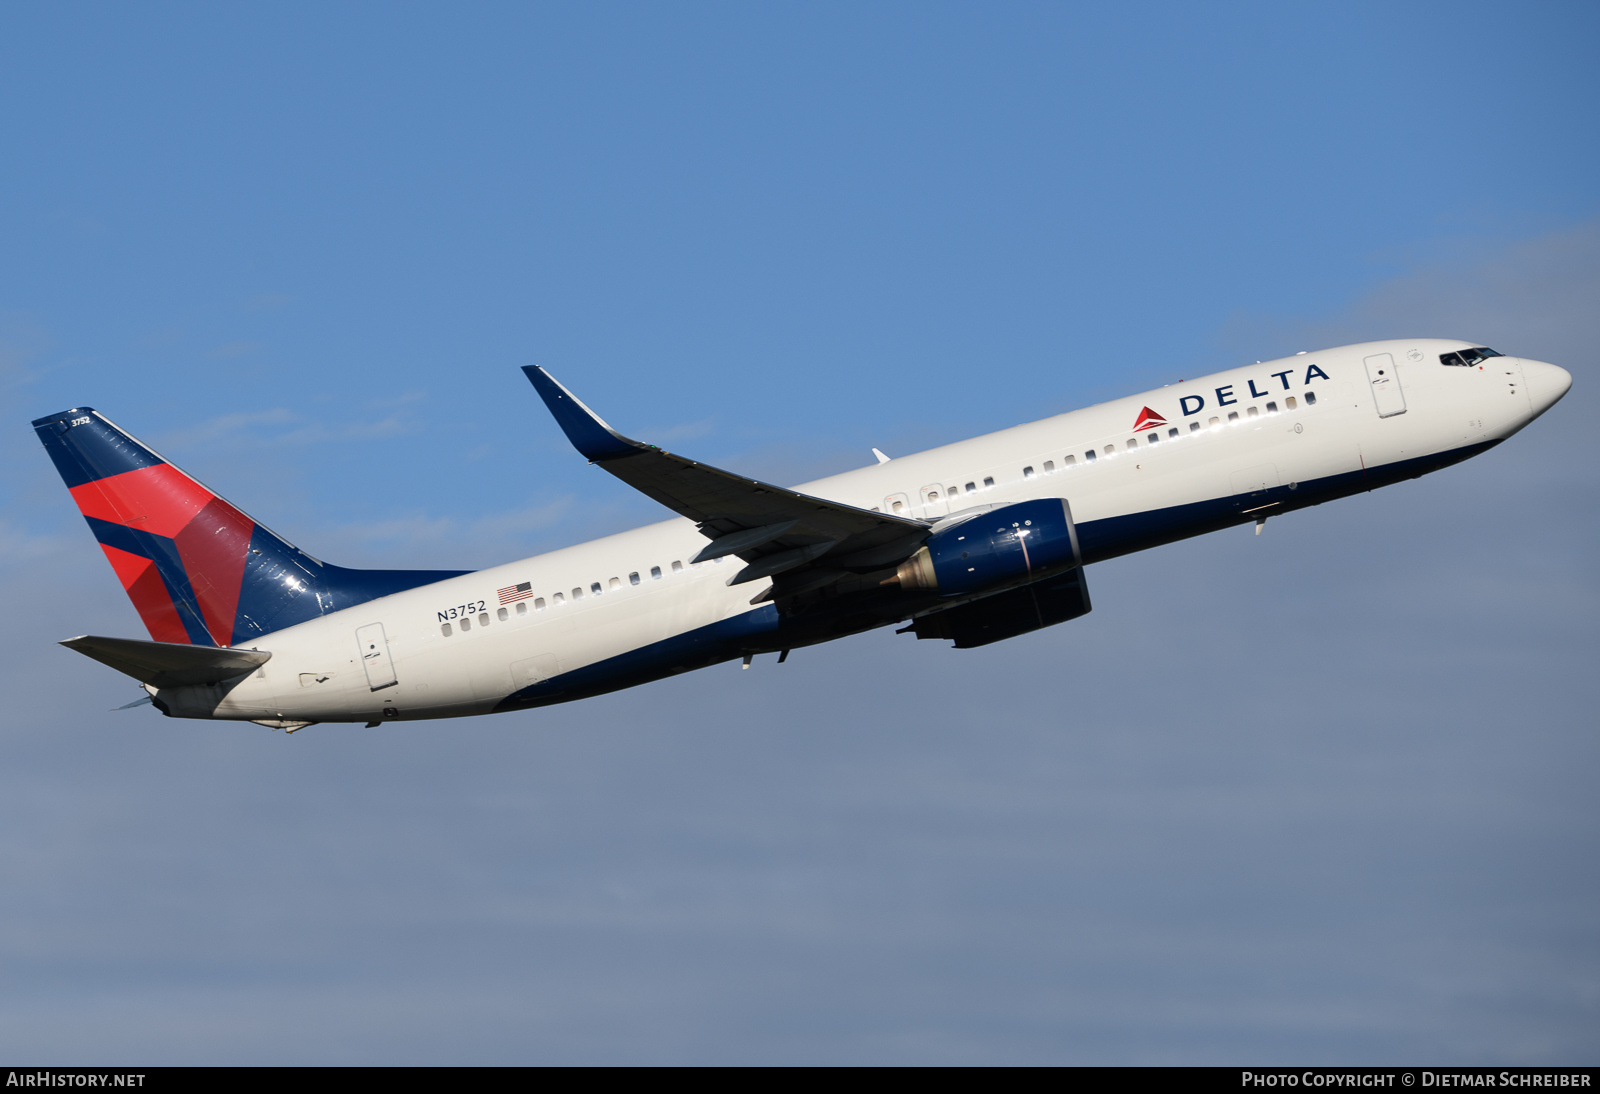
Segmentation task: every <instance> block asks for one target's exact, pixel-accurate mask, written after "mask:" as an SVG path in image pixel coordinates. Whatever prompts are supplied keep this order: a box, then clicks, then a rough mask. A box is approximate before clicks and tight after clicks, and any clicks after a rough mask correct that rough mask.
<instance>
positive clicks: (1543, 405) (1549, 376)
mask: <svg viewBox="0 0 1600 1094" xmlns="http://www.w3.org/2000/svg"><path fill="white" fill-rule="evenodd" d="M1522 380H1523V383H1524V384H1526V385H1527V388H1528V400H1529V401H1530V402H1531V403H1532V404H1533V413H1534V414H1535V415H1539V414H1543V413H1544V412H1545V411H1547V410H1549V409H1550V408H1551V407H1553V406H1555V405H1556V403H1558V402H1560V401H1561V397H1562V396H1563V395H1565V394H1566V393H1567V389H1568V388H1570V387H1571V386H1572V373H1570V372H1568V371H1567V370H1566V369H1564V368H1562V367H1561V366H1560V365H1551V364H1547V363H1546V362H1544V361H1530V360H1528V359H1527V358H1523V360H1522Z"/></svg>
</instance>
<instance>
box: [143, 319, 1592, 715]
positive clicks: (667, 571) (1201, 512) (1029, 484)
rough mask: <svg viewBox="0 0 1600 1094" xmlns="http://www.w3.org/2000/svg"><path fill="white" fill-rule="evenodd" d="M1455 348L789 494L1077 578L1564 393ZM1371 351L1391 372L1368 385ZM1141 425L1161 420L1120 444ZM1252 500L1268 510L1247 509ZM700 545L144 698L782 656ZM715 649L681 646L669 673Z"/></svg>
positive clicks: (1222, 379)
mask: <svg viewBox="0 0 1600 1094" xmlns="http://www.w3.org/2000/svg"><path fill="white" fill-rule="evenodd" d="M1469 345H1470V343H1463V342H1458V341H1444V340H1414V341H1394V342H1373V343H1366V344H1362V345H1355V346H1344V347H1341V348H1338V349H1333V350H1327V351H1322V352H1318V353H1315V354H1302V355H1297V356H1294V357H1289V358H1284V359H1282V360H1278V361H1268V362H1263V363H1260V364H1254V365H1249V366H1246V367H1244V368H1238V369H1233V370H1230V371H1227V372H1220V373H1217V374H1215V375H1212V376H1206V377H1202V378H1200V379H1196V380H1190V381H1183V382H1180V383H1178V384H1172V385H1169V386H1167V387H1163V388H1160V389H1157V390H1155V391H1150V392H1145V393H1143V394H1139V395H1133V396H1129V397H1128V398H1124V399H1117V400H1113V401H1111V402H1107V403H1101V404H1099V405H1098V406H1092V407H1088V408H1085V409H1083V410H1075V411H1072V412H1070V413H1066V414H1059V415H1056V416H1055V417H1051V418H1046V419H1043V420H1041V421H1036V422H1030V423H1028V424H1026V425H1019V426H1016V427H1014V428H1011V429H1006V430H1002V431H1000V432H997V433H990V434H987V435H985V436H981V437H974V438H972V439H971V440H966V441H961V442H959V443H956V444H950V445H944V446H942V447H939V448H934V449H930V450H928V451H926V452H920V453H917V454H915V455H911V456H905V457H901V458H898V459H893V460H890V461H889V462H886V463H881V464H875V465H872V466H868V467H863V468H861V469H859V470H855V471H849V472H846V473H844V474H841V475H834V476H831V477H829V478H825V479H819V480H817V481H815V482H811V483H806V484H804V485H801V486H798V487H795V489H796V490H798V491H800V492H802V493H806V494H811V495H815V496H819V497H822V498H827V499H831V500H834V501H838V502H843V503H845V504H849V505H853V506H858V507H861V508H866V509H872V508H877V509H880V510H882V511H885V512H895V513H900V514H902V515H905V516H911V517H917V518H921V519H924V520H937V519H939V518H942V517H945V516H947V515H948V514H951V513H956V512H959V511H960V510H963V509H967V508H971V507H974V506H979V505H990V504H996V503H1000V504H1005V503H1011V502H1017V501H1024V500H1029V499H1034V498H1047V497H1048V498H1055V497H1063V498H1066V499H1067V500H1068V501H1069V503H1070V505H1071V512H1072V517H1073V520H1074V521H1075V522H1076V524H1077V527H1078V529H1079V534H1080V537H1081V538H1082V540H1083V542H1084V549H1083V550H1084V559H1085V561H1086V562H1093V561H1095V560H1097V559H1099V558H1105V557H1109V556H1111V555H1114V554H1121V553H1125V552H1126V551H1128V550H1137V549H1139V548H1140V547H1143V546H1151V545H1154V544H1155V543H1160V542H1167V541H1169V540H1172V539H1176V538H1181V537H1182V536H1185V535H1194V534H1199V533H1201V532H1204V531H1208V530H1211V529H1213V528H1216V527H1220V526H1222V525H1224V524H1234V523H1242V522H1248V521H1252V520H1258V519H1262V518H1264V517H1265V516H1269V515H1273V514H1275V513H1282V512H1288V511H1289V510H1291V509H1293V508H1297V507H1300V506H1301V505H1303V504H1316V503H1317V502H1319V501H1323V500H1328V499H1329V498H1330V497H1337V496H1343V495H1346V494H1349V493H1352V492H1355V491H1356V490H1359V489H1362V488H1364V487H1363V485H1362V484H1363V482H1365V481H1366V480H1364V479H1363V478H1362V476H1373V478H1372V481H1371V482H1370V483H1368V484H1367V487H1366V488H1370V486H1371V485H1382V484H1384V483H1386V482H1391V481H1395V479H1396V478H1403V477H1412V476H1413V475H1415V474H1422V473H1424V472H1425V471H1428V470H1432V469H1433V468H1434V467H1436V466H1443V465H1444V464H1445V463H1449V462H1454V461H1455V460H1456V459H1460V458H1464V457H1465V456H1467V455H1471V454H1474V453H1475V452H1477V451H1481V450H1482V449H1483V448H1484V447H1486V446H1488V445H1491V444H1493V443H1496V442H1498V441H1501V440H1504V439H1505V438H1506V437H1509V436H1510V435H1511V434H1513V433H1515V432H1516V431H1517V430H1519V429H1521V428H1522V427H1523V426H1524V425H1526V424H1527V423H1528V422H1530V421H1531V420H1532V419H1533V418H1535V417H1537V416H1538V415H1539V414H1541V413H1543V412H1544V410H1546V409H1548V407H1549V406H1550V405H1552V404H1553V403H1554V402H1555V401H1556V400H1557V399H1559V398H1560V396H1561V395H1562V394H1564V393H1565V391H1566V388H1567V386H1568V385H1569V384H1570V377H1569V376H1567V374H1566V373H1565V372H1564V371H1563V370H1561V369H1559V368H1556V367H1555V366H1553V365H1546V364H1543V363H1542V362H1532V361H1524V360H1522V359H1519V358H1513V357H1493V358H1489V359H1487V360H1486V361H1483V362H1481V364H1480V365H1473V366H1471V367H1446V366H1443V365H1441V364H1440V363H1439V355H1440V354H1441V353H1445V352H1448V351H1452V350H1458V349H1462V348H1465V347H1467V346H1469ZM1384 354H1387V355H1388V358H1387V360H1388V361H1390V362H1392V369H1390V370H1385V374H1384V376H1383V377H1378V376H1377V374H1376V372H1375V371H1371V372H1370V374H1369V363H1371V362H1370V361H1369V359H1372V360H1375V361H1376V364H1375V365H1373V368H1374V369H1376V368H1377V367H1379V366H1381V365H1382V364H1383V363H1384V360H1385V359H1384V358H1383V356H1382V355H1384ZM1375 384H1377V385H1378V389H1375V387H1374V385H1375ZM1385 388H1386V390H1382V389H1385ZM1397 388H1398V389H1399V390H1398V391H1397V390H1396V389H1397ZM1397 399H1398V400H1403V402H1397ZM1380 404H1381V405H1380ZM1397 405H1401V406H1403V407H1404V410H1403V412H1398V413H1396V412H1395V408H1396V406H1397ZM1146 408H1148V409H1149V410H1150V411H1153V412H1154V414H1155V416H1156V417H1158V418H1160V419H1164V420H1163V421H1162V422H1161V424H1159V425H1146V426H1145V427H1143V428H1140V429H1138V430H1137V431H1135V430H1134V429H1133V428H1131V427H1132V426H1133V425H1134V424H1135V422H1136V421H1138V420H1140V418H1141V417H1142V416H1143V412H1144V411H1145V409H1146ZM1380 412H1382V413H1386V414H1387V416H1383V417H1380ZM1152 438H1154V441H1153V443H1152ZM1090 453H1094V456H1093V458H1091V457H1090V455H1089V454H1090ZM1319 484H1326V485H1325V486H1324V487H1319ZM1319 490H1320V492H1319ZM1263 491H1264V492H1263ZM1252 496H1253V497H1254V498H1256V499H1265V498H1268V497H1272V498H1277V499H1279V500H1277V501H1271V502H1265V501H1263V503H1262V504H1260V505H1254V506H1253V505H1251V504H1250V502H1251V500H1252ZM1234 499H1237V500H1234ZM705 543H706V539H705V537H704V536H703V535H701V533H700V532H699V531H698V530H697V529H696V527H695V525H694V524H693V523H692V522H691V521H689V520H687V519H682V518H679V519H673V520H667V521H662V522H661V523H658V524H652V525H648V526H646V527H643V528H637V529H634V530H633V531H629V532H624V533H621V534H619V535H614V536H607V537H605V538H603V539H598V540H594V541H592V542H589V543H583V544H579V545H577V546H573V547H567V548H564V549H562V550H559V551H552V552H550V553H548V554H542V555H536V556H534V557H532V558H527V559H522V560H520V561H517V562H512V563H508V564H506V565H504V566H497V567H494V568H492V569H488V570H481V571H478V572H475V573H471V574H466V575H463V576H460V577H454V578H450V579H448V580H445V581H440V582H437V583H435V584H432V585H425V586H422V587H420V588H414V589H410V590H408V591H405V592H400V593H396V594H393V595H390V596H386V597H382V598H380V599H377V600H373V601H370V602H368V603H365V604H361V605H359V606H358V607H354V608H349V609H346V610H344V611H338V612H333V613H331V614H329V615H325V616H322V617H320V618H317V619H314V620H312V621H310V622H306V623H301V624H299V625H297V626H293V627H289V628H287V629H285V630H282V631H278V632H275V633H272V634H269V635H267V636H265V637H264V638H263V639H262V640H261V641H260V642H258V643H256V644H255V645H254V647H253V648H258V649H262V650H270V651H271V653H272V659H271V660H270V661H269V662H268V663H267V664H265V665H264V666H262V668H261V669H259V670H258V671H256V672H254V673H252V674H251V675H249V676H248V677H246V678H244V679H243V680H241V681H238V682H237V683H234V684H232V685H231V686H227V685H225V686H219V687H215V688H206V687H195V688H180V689H167V690H165V691H162V692H160V693H159V694H158V698H159V699H160V700H161V701H162V702H163V704H164V706H165V707H166V709H168V710H169V711H170V713H172V714H174V715H177V716H188V717H211V718H228V719H250V720H263V721H267V722H281V723H284V724H288V725H293V724H296V723H304V722H319V721H366V720H372V721H377V720H381V719H384V718H406V719H413V718H442V717H454V716H461V715H469V714H482V713H487V712H490V711H492V710H494V709H496V707H497V706H499V705H501V704H502V703H503V702H504V701H505V700H506V699H507V697H508V696H510V695H513V694H514V693H517V692H519V691H521V690H522V689H526V688H529V687H530V686H533V685H538V684H540V683H542V682H543V681H546V680H553V679H557V678H564V675H565V674H571V673H574V672H578V671H579V670H585V671H587V673H588V677H587V678H588V681H589V684H588V687H587V690H586V691H584V692H583V694H594V693H595V692H596V691H603V690H610V687H609V686H608V685H607V681H608V680H609V679H610V677H609V676H608V675H607V670H606V666H608V665H616V666H617V671H616V673H615V683H614V685H613V686H615V687H625V686H629V685H630V684H632V683H636V682H638V680H639V677H638V676H637V674H636V673H635V672H633V671H632V670H631V669H630V662H629V657H630V655H632V654H634V653H635V652H636V651H641V650H665V649H668V648H669V647H670V644H671V643H672V642H673V641H674V640H680V639H684V636H689V635H698V634H710V633H713V632H715V630H716V626H715V625H717V624H724V623H726V624H727V625H728V626H729V627H731V628H733V629H735V630H737V629H739V628H740V627H741V626H743V624H742V623H741V622H740V621H741V620H742V619H743V618H744V617H749V619H750V620H752V621H756V620H757V617H758V616H759V619H760V621H761V624H760V626H756V625H754V622H753V623H752V625H751V626H750V627H749V628H747V629H748V630H750V631H751V632H752V633H755V632H759V631H760V630H761V628H762V627H764V626H768V625H769V623H770V626H771V627H774V628H779V629H778V630H775V631H774V632H773V634H772V635H771V636H770V637H769V638H766V639H761V638H756V639H753V641H754V645H750V644H746V645H745V646H744V647H742V648H745V649H751V648H774V649H776V648H783V647H784V643H783V640H782V636H781V627H780V625H779V624H778V622H777V620H776V613H775V612H774V611H773V609H772V606H771V605H759V606H757V607H752V605H751V598H752V594H755V593H758V592H760V591H761V590H762V589H763V588H764V587H765V586H766V584H767V582H766V581H760V582H756V583H753V584H747V585H738V586H733V587H729V586H728V585H727V584H726V580H727V578H728V577H729V576H730V575H731V574H732V572H733V571H735V570H736V569H738V566H739V563H738V561H737V560H736V559H733V558H728V559H724V560H721V561H720V562H716V563H713V562H706V563H701V564H699V565H691V564H690V563H689V560H690V559H691V558H692V557H694V555H695V554H696V553H697V552H698V551H699V550H700V549H701V548H702V547H703V546H704V545H705ZM522 583H527V584H528V586H529V591H528V592H526V593H525V594H523V598H522V599H517V600H512V601H511V602H509V603H506V604H504V605H503V604H502V603H501V600H502V597H501V595H500V591H501V590H507V589H514V587H516V586H518V585H519V584H522ZM597 588H598V590H599V591H598V592H596V591H595V590H596V589H597ZM507 595H508V596H516V595H517V594H516V593H515V592H511V593H509V594H507ZM374 624H376V625H380V626H381V632H378V631H375V630H373V629H372V628H373V625H374ZM708 628H710V630H709V631H708V630H707V629H708ZM358 631H359V632H360V633H361V636H362V637H361V638H360V639H359V640H358V634H357V632H358ZM374 636H376V637H377V639H378V641H379V642H381V644H382V647H383V648H382V649H378V648H377V646H378V643H377V642H372V641H368V639H371V638H373V637H374ZM685 641H688V640H685ZM737 648H738V647H736V646H725V647H717V648H716V649H712V648H711V647H709V646H708V647H706V648H705V649H697V652H695V653H694V654H693V655H692V656H689V655H685V657H684V663H683V665H682V666H681V667H682V668H691V667H698V665H700V664H704V663H707V661H706V658H707V657H708V656H709V657H710V659H713V660H720V659H726V658H727V657H731V656H736V655H737ZM679 670H680V669H678V668H677V667H674V668H673V671H679ZM663 674H664V673H663V672H662V671H659V667H658V668H657V669H656V670H653V671H652V672H651V673H650V674H648V676H647V677H646V678H654V677H655V676H659V675H663ZM391 679H392V680H393V683H389V681H390V680H391Z"/></svg>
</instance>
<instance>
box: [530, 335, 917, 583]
mask: <svg viewBox="0 0 1600 1094" xmlns="http://www.w3.org/2000/svg"><path fill="white" fill-rule="evenodd" d="M522 371H523V372H525V373H527V374H528V379H529V380H530V381H532V383H533V386H534V390H536V391H537V392H538V393H539V396H540V398H542V399H543V400H544V402H545V405H546V406H548V407H549V408H550V413H551V414H552V415H554V416H555V419H556V423H557V424H558V425H560V426H561V429H562V431H563V432H565V433H566V435H567V439H568V440H570V441H571V442H572V444H573V447H575V448H576V449H577V450H578V451H579V452H580V453H582V454H583V455H584V456H585V457H586V458H587V459H588V460H589V462H590V463H594V464H598V465H599V466H601V467H603V468H605V469H606V470H607V471H609V472H611V473H612V474H613V475H615V476H616V477H617V478H619V479H621V480H622V481H623V482H625V483H627V484H628V485H629V486H631V487H633V488H634V489H635V490H638V491H639V492H640V493H643V494H647V495H648V496H650V497H652V498H654V499H655V500H656V501H658V502H660V503H661V504H662V505H665V506H666V507H667V508H668V509H671V510H672V511H673V512H675V513H678V514H680V515H682V516H685V517H688V518H689V519H690V520H692V521H694V522H695V523H696V524H698V525H699V526H700V531H701V533H702V534H704V535H705V536H706V537H708V538H709V539H710V540H711V542H710V543H708V544H707V545H706V547H705V549H704V550H702V551H701V552H700V553H699V554H698V555H696V556H695V558H694V561H696V562H704V561H706V560H708V559H712V558H720V557H722V556H725V555H736V556H738V557H739V558H741V559H743V560H744V561H745V563H746V565H745V566H744V568H743V569H741V570H739V571H738V572H737V573H735V574H734V575H733V576H732V577H731V578H729V579H728V584H729V585H738V584H741V583H743V582H747V581H755V580H757V579H759V578H763V577H773V578H774V579H775V581H776V584H775V586H774V589H773V594H774V595H775V596H785V595H790V594H794V593H798V592H803V591H806V590H809V589H814V588H818V587H820V586H823V585H826V584H829V583H830V582H831V581H833V580H835V579H836V578H839V577H843V576H844V575H845V574H846V573H866V572H870V571H872V570H877V569H882V568H884V567H886V566H894V565H896V564H898V563H899V562H900V561H902V560H903V559H905V558H907V557H909V556H910V555H911V553H912V552H913V551H915V550H916V549H917V548H918V547H919V546H921V544H922V541H923V540H924V539H925V538H927V530H928V528H929V527H930V525H929V524H928V523H927V522H926V521H920V520H911V519H909V518H906V517H897V516H892V515H890V514H888V513H880V512H875V511H873V510H868V509H858V508H856V507H855V506H853V505H843V504H841V503H839V502H836V501H828V500H826V499H824V498H815V497H812V496H810V495H809V494H800V493H796V492H795V491H793V490H789V489H786V488H784V487H782V486H773V485H771V484H770V483H765V482H760V481H758V480H756V479H747V478H745V477H743V476H741V475H735V474H733V473H732V472H730V471H723V470H722V469H720V468H716V467H711V466H710V465H708V464H703V463H699V462H697V461H695V460H690V459H686V458H684V457H683V456H675V455H673V454H672V453H670V452H665V451H663V450H662V449H659V448H657V447H655V446H654V445H648V444H641V443H640V442H638V441H635V440H630V439H629V438H627V437H624V436H623V435H622V434H620V433H618V432H617V431H616V430H614V429H612V428H611V427H610V426H609V425H607V424H606V423H605V422H604V421H602V420H601V419H600V417H599V415H597V414H595V412H594V411H592V410H590V409H589V408H588V407H587V406H584V405H583V403H582V402H581V401H580V400H579V399H578V398H577V396H575V395H573V394H572V392H570V391H568V390H567V389H566V388H564V387H562V386H561V384H560V383H558V382H557V381H556V380H555V378H554V377H552V376H551V375H550V374H549V373H548V372H546V371H545V370H544V369H542V368H539V367H537V366H534V365H529V366H527V367H525V368H523V370H522ZM778 575H783V576H782V577H779V576H778ZM766 599H773V595H768V596H762V597H758V598H757V601H760V600H766Z"/></svg>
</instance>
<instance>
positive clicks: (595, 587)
mask: <svg viewBox="0 0 1600 1094" xmlns="http://www.w3.org/2000/svg"><path fill="white" fill-rule="evenodd" d="M612 580H616V579H615V578H613V579H612ZM589 591H590V592H591V593H593V594H594V595H595V596H599V595H600V594H601V593H603V592H605V590H604V589H602V588H601V587H600V583H599V582H598V581H594V582H590V584H589Z"/></svg>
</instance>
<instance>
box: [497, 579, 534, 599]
mask: <svg viewBox="0 0 1600 1094" xmlns="http://www.w3.org/2000/svg"><path fill="white" fill-rule="evenodd" d="M532 595H533V582H531V581H524V582H523V583H522V584H520V585H507V586H506V587H505V588H504V589H501V590H500V591H499V596H500V603H502V604H511V603H513V602H515V601H518V600H526V599H528V597H530V596H532Z"/></svg>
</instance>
